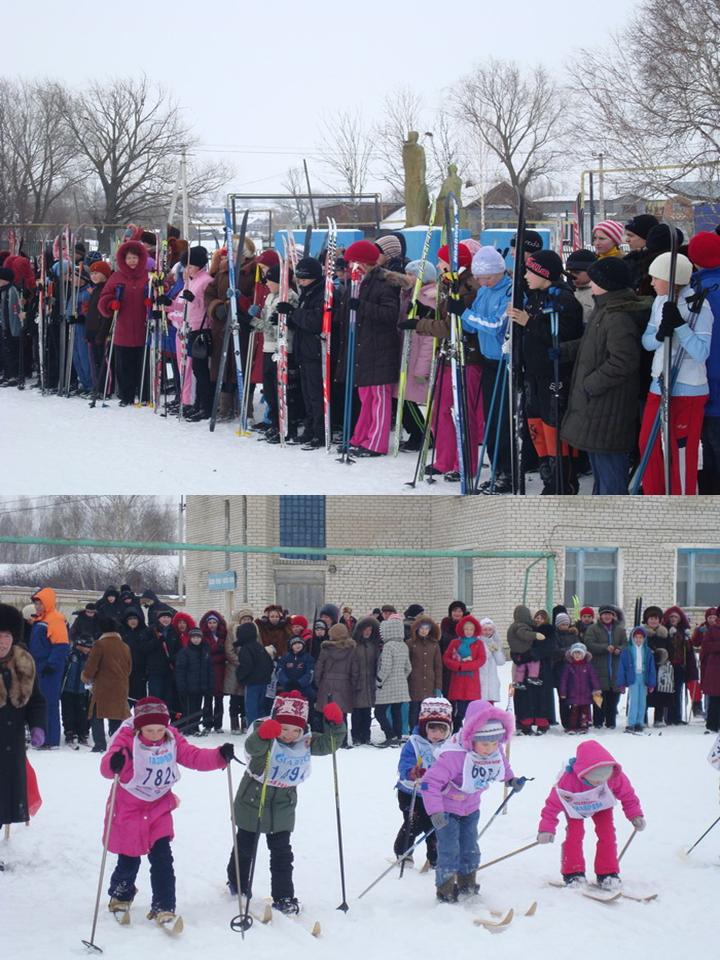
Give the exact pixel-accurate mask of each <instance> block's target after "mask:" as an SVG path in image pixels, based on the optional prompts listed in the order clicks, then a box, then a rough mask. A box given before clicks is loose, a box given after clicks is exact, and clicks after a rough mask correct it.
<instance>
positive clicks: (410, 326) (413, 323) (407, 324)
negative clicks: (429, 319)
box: [398, 317, 418, 330]
mask: <svg viewBox="0 0 720 960" xmlns="http://www.w3.org/2000/svg"><path fill="white" fill-rule="evenodd" d="M417 325H418V318H417V317H413V318H412V319H411V318H410V317H408V318H407V319H406V320H401V321H400V323H399V324H398V327H399V328H400V329H401V330H415V328H416V327H417Z"/></svg>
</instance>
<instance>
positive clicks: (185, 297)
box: [180, 290, 195, 303]
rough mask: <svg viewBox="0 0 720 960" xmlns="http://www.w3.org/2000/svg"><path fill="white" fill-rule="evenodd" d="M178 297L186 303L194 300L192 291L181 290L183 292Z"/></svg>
mask: <svg viewBox="0 0 720 960" xmlns="http://www.w3.org/2000/svg"><path fill="white" fill-rule="evenodd" d="M180 297H181V299H183V300H185V301H187V303H192V302H193V300H194V299H195V294H194V293H193V292H192V290H183V292H182V293H181V294H180Z"/></svg>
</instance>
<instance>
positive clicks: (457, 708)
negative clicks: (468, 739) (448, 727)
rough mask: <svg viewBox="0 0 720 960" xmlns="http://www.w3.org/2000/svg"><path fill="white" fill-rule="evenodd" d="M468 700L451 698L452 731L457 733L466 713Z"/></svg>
mask: <svg viewBox="0 0 720 960" xmlns="http://www.w3.org/2000/svg"><path fill="white" fill-rule="evenodd" d="M469 703H470V701H469V700H453V733H457V732H458V730H459V729H460V727H461V726H462V722H463V720H464V719H465V714H466V713H467V708H468V704H469Z"/></svg>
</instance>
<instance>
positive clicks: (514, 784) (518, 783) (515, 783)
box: [507, 777, 527, 793]
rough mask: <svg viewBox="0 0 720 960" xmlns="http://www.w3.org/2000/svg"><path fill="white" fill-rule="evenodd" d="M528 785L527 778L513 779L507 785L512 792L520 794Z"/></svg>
mask: <svg viewBox="0 0 720 960" xmlns="http://www.w3.org/2000/svg"><path fill="white" fill-rule="evenodd" d="M526 783H527V777H511V778H510V780H508V781H507V785H508V786H509V787H510V789H511V790H514V791H515V793H520V791H521V790H522V788H523V787H524V786H525V784H526Z"/></svg>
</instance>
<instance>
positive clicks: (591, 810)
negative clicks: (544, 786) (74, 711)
mask: <svg viewBox="0 0 720 960" xmlns="http://www.w3.org/2000/svg"><path fill="white" fill-rule="evenodd" d="M555 790H556V791H557V795H558V797H560V803H562V805H563V807H564V808H565V813H567V815H568V816H569V817H572V819H573V820H582V819H583V818H585V817H592V816H593V815H594V814H596V813H599V812H600V811H601V810H610V809H612V807H614V806H615V803H616V800H615V795H614V794H613V792H612V790H611V789H610V787H608V785H607V784H606V783H601V784H600V785H599V786H597V787H592V788H591V789H590V790H583V791H582V792H581V793H573V792H572V791H571V790H563V789H562V787H558V786H556V787H555Z"/></svg>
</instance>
